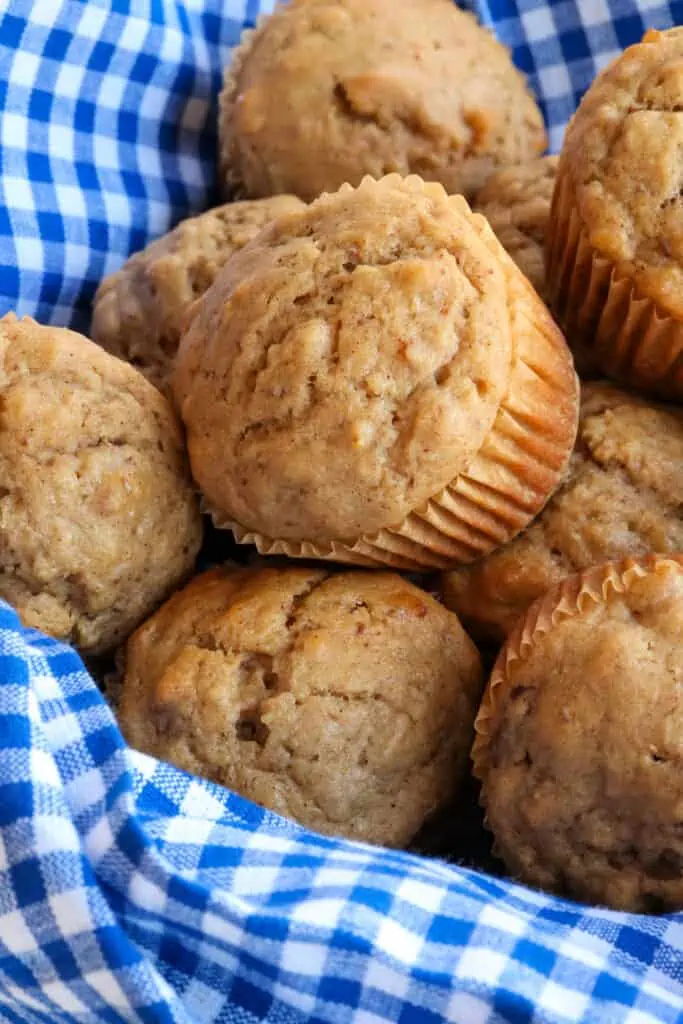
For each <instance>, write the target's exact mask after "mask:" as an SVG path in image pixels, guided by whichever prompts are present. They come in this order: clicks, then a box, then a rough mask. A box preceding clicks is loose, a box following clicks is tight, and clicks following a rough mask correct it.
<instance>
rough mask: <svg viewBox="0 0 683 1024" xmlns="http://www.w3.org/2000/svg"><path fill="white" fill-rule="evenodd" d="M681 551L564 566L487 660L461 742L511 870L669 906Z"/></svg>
mask: <svg viewBox="0 0 683 1024" xmlns="http://www.w3.org/2000/svg"><path fill="white" fill-rule="evenodd" d="M682 631H683V557H680V556H672V557H671V558H666V557H657V556H649V557H646V558H644V559H640V560H627V561H624V562H620V563H610V564H607V565H606V566H601V567H597V568H593V569H590V570H588V571H587V572H586V573H583V574H579V575H577V576H573V577H571V578H570V579H568V580H565V581H564V582H563V583H561V584H560V585H559V586H557V587H555V588H554V589H553V590H552V591H551V592H550V593H549V594H548V595H547V596H546V597H545V598H542V599H541V600H540V601H538V602H537V603H536V604H535V605H534V606H533V607H532V608H531V609H530V611H529V613H528V615H527V616H526V617H525V619H524V620H523V621H522V622H520V624H519V625H518V626H517V627H516V628H515V630H514V631H513V632H512V634H511V635H510V637H509V639H508V641H507V643H506V645H505V647H504V648H503V650H502V652H501V654H500V657H499V659H498V662H497V664H496V667H495V668H494V671H493V674H492V676H491V679H490V682H489V684H488V687H487V690H486V694H485V696H484V700H483V703H482V707H481V710H480V712H479V715H478V717H477V723H476V730H477V734H478V735H477V739H476V741H475V745H474V749H473V760H474V765H475V772H476V774H477V776H478V777H479V778H480V779H481V780H482V801H483V804H484V807H485V809H486V815H487V821H488V824H489V826H490V828H491V829H492V831H493V833H494V836H495V839H496V844H497V849H498V852H499V853H500V854H502V856H503V858H504V860H505V862H506V864H507V867H508V869H509V870H510V871H511V872H512V873H513V875H515V876H517V877H519V878H520V879H521V880H522V881H524V882H528V883H530V884H532V885H537V886H540V887H541V888H543V889H549V890H551V891H554V892H557V893H559V894H562V895H567V896H571V897H573V898H576V899H579V900H585V901H587V902H590V903H597V904H605V905H607V906H609V907H613V908H614V909H617V910H628V911H633V912H643V913H649V912H656V911H664V910H680V909H681V908H683V829H682V827H681V826H682V824H683V770H682V769H683V696H682V690H681V680H682V679H683V648H681V642H680V638H681V632H682Z"/></svg>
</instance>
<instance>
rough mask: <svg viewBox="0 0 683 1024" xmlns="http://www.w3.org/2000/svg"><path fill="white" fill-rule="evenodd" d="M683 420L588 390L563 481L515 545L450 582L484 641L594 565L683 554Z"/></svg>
mask: <svg viewBox="0 0 683 1024" xmlns="http://www.w3.org/2000/svg"><path fill="white" fill-rule="evenodd" d="M682 508H683V413H682V412H681V411H680V410H679V409H677V408H676V407H675V406H666V405H659V404H653V403H649V402H647V401H646V400H644V399H641V398H638V397H637V396H635V395H632V394H629V393H627V392H624V391H621V390H619V389H617V388H615V387H611V386H610V385H607V384H598V383H596V384H586V385H584V387H583V389H582V402H581V416H580V421H579V434H578V438H577V443H576V448H575V450H574V453H573V455H572V458H571V462H570V464H569V470H568V473H567V477H566V479H565V481H564V482H563V484H562V485H561V487H560V488H559V489H558V490H557V491H556V492H555V494H554V495H553V496H552V498H551V499H550V501H549V502H548V504H547V505H546V506H545V508H544V509H543V511H542V512H541V513H540V515H539V516H538V518H537V519H536V520H534V522H533V523H532V524H531V525H530V526H529V527H528V528H527V529H526V530H525V531H524V532H523V533H522V534H520V535H519V536H518V537H516V538H515V539H514V540H512V541H511V542H510V543H509V544H506V545H504V546H503V547H501V548H498V549H497V550H496V551H493V552H492V553H491V554H490V555H488V556H486V557H485V558H483V559H480V560H479V561H477V562H475V563H473V564H472V565H471V566H464V567H463V568H461V569H456V570H454V571H453V572H449V573H447V574H446V575H445V576H444V580H443V592H444V598H445V601H446V604H447V605H448V606H449V607H450V608H452V609H453V610H454V611H455V612H456V613H457V614H458V615H460V616H461V617H462V619H463V621H464V622H465V623H466V624H467V625H468V627H470V628H472V630H473V631H474V632H475V633H476V634H477V635H478V636H481V637H484V638H486V639H494V640H498V639H501V638H502V637H503V636H505V635H506V634H507V633H508V632H509V630H510V629H511V628H512V626H513V625H514V624H515V622H516V621H517V618H518V617H519V616H520V615H521V614H523V613H524V612H525V611H526V609H527V608H528V606H529V605H530V604H531V602H532V601H534V600H535V599H536V598H538V597H540V596H541V595H542V594H543V593H544V592H545V591H546V590H548V589H549V588H550V587H551V586H553V585H554V584H555V583H558V582H559V581H560V580H562V579H564V578H565V577H566V576H569V575H571V574H572V573H574V572H577V571H579V570H582V569H587V568H588V567H589V566H591V565H597V564H599V563H601V562H605V561H611V560H614V559H620V558H625V557H627V556H629V555H630V556H632V557H637V556H639V555H646V554H650V553H653V552H657V553H660V554H666V553H669V552H678V551H683V515H682V514H681V509H682Z"/></svg>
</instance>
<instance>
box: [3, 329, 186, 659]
mask: <svg viewBox="0 0 683 1024" xmlns="http://www.w3.org/2000/svg"><path fill="white" fill-rule="evenodd" d="M0 373H1V379H0V396H1V399H2V401H1V409H2V412H1V416H0V475H1V479H2V488H1V490H0V597H2V598H4V600H6V601H8V602H9V603H10V604H12V605H14V607H15V608H16V609H17V611H18V612H19V615H20V617H21V619H22V621H23V622H24V623H25V624H26V625H27V626H34V627H36V628H37V629H41V630H43V631H44V632H46V633H50V634H52V635H53V636H55V637H57V638H59V639H63V640H66V641H68V642H69V643H73V644H75V645H76V646H78V647H79V648H80V649H81V650H82V651H84V652H87V653H90V654H92V653H97V652H100V651H104V650H107V649H108V648H110V647H113V646H114V645H115V644H116V643H118V642H119V641H120V640H122V639H123V638H125V637H126V636H127V635H128V634H129V633H130V632H131V630H132V629H134V627H135V626H137V625H138V623H139V622H140V621H141V620H142V619H143V618H144V617H145V616H146V615H149V613H150V612H151V611H152V610H153V609H154V608H155V606H156V605H157V604H159V603H160V602H161V601H162V600H163V599H164V598H165V597H166V596H167V595H168V593H169V592H170V591H171V590H172V589H173V587H175V586H176V585H177V584H178V583H180V582H181V581H182V580H183V578H184V577H185V576H186V574H187V573H188V572H189V571H190V569H191V568H192V565H193V563H194V559H195V556H196V554H197V551H198V549H199V545H200V542H201V534H202V527H201V517H200V513H199V508H198V503H197V499H196V496H195V494H194V491H193V487H192V484H191V481H190V478H189V474H188V469H187V464H186V454H185V449H184V445H183V436H182V431H181V428H180V424H179V423H178V421H177V419H176V417H175V415H174V413H173V410H172V409H171V407H170V405H169V404H168V402H167V401H166V399H165V398H164V397H163V396H162V395H161V394H159V392H158V391H157V390H156V388H154V387H152V385H151V384H149V383H148V382H147V381H146V380H145V379H144V377H142V376H141V374H139V373H138V372H137V370H134V369H133V368H132V367H131V366H127V365H126V364H125V363H122V362H121V361H120V360H119V359H115V358H114V357H113V356H110V355H109V354H108V353H106V352H103V351H102V349H101V348H99V346H97V345H95V344H94V343H93V342H91V341H88V340H87V338H84V337H82V336H81V335H79V334H76V333H74V332H73V331H69V330H66V329H64V328H59V327H41V326H39V325H38V324H37V323H35V322H34V321H33V320H30V319H29V318H24V319H23V320H17V318H16V317H15V316H14V315H8V316H5V317H3V318H2V319H1V320H0Z"/></svg>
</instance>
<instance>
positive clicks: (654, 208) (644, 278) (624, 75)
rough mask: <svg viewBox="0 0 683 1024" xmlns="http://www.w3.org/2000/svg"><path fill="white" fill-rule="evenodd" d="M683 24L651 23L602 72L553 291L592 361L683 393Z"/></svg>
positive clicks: (581, 146)
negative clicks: (657, 27)
mask: <svg viewBox="0 0 683 1024" xmlns="http://www.w3.org/2000/svg"><path fill="white" fill-rule="evenodd" d="M682 68H683V29H680V28H678V29H672V30H671V31H669V32H655V31H650V32H647V33H646V35H645V36H644V38H643V42H642V43H640V44H638V45H637V46H631V47H629V49H627V50H626V51H625V52H624V53H623V54H622V55H621V57H619V58H618V59H617V60H616V61H614V62H613V63H612V64H611V65H610V66H609V67H608V68H607V69H606V70H604V71H603V72H602V73H601V74H600V75H598V77H597V78H596V79H595V81H594V83H593V85H592V86H591V87H590V89H589V90H588V92H587V93H586V95H585V97H584V99H583V101H582V103H581V106H580V107H579V109H578V111H577V113H576V114H575V116H574V118H573V120H572V122H571V124H570V126H569V128H568V130H567V134H566V137H565V142H564V148H563V150H562V156H561V159H560V165H559V168H558V173H557V185H556V189H555V194H554V197H553V205H552V211H551V217H550V224H549V229H548V268H547V280H548V290H549V294H550V299H551V303H552V306H553V309H554V311H555V313H556V316H557V318H558V320H559V322H560V324H561V325H562V326H563V327H564V329H565V331H566V334H567V337H568V338H569V340H570V342H571V344H572V347H573V348H574V350H575V354H576V357H577V365H578V368H579V372H580V373H591V372H594V371H595V369H596V368H599V369H601V370H602V371H603V372H604V373H606V374H607V375H608V376H610V377H613V378H614V379H615V380H619V381H622V382H623V383H626V384H630V385H632V386H634V387H638V388H641V389H643V390H645V391H649V392H651V393H653V394H658V395H661V396H662V397H665V398H679V399H680V398H682V397H683V358H682V357H683V199H682V198H681V190H680V184H681V171H682V163H681V160H682V157H681V153H682V152H683V120H682V119H681V114H680V111H681V105H682V104H683V71H682V70H681V69H682Z"/></svg>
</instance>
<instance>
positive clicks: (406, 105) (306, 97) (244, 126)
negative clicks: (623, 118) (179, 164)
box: [219, 0, 546, 200]
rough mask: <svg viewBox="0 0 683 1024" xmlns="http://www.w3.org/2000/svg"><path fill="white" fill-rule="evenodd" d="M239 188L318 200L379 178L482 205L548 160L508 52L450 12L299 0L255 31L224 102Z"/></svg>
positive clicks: (230, 165)
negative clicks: (515, 171)
mask: <svg viewBox="0 0 683 1024" xmlns="http://www.w3.org/2000/svg"><path fill="white" fill-rule="evenodd" d="M219 129H220V145H221V165H222V170H223V175H224V179H225V183H226V188H227V190H228V191H231V190H233V189H235V188H237V189H238V190H241V191H242V192H243V193H244V194H245V195H247V196H256V197H258V196H268V195H273V194H274V193H277V192H293V193H294V194H295V195H299V196H301V198H302V199H306V200H311V199H316V198H317V197H318V196H319V195H320V194H321V193H322V192H326V191H330V192H332V191H335V190H336V189H338V188H339V187H340V186H341V185H343V184H344V183H345V182H350V183H351V184H352V185H358V184H359V183H360V181H361V179H362V178H363V177H364V176H365V175H367V174H370V175H372V176H373V177H376V178H379V177H382V175H385V174H388V173H390V172H398V173H399V174H404V175H407V174H410V173H413V172H414V173H417V174H420V175H421V176H422V177H423V178H424V179H425V180H429V181H440V182H441V183H442V184H443V185H445V187H446V189H447V190H448V191H449V192H451V193H459V192H462V193H464V194H465V195H471V194H472V193H474V192H476V191H477V189H479V188H481V187H482V185H483V184H484V182H485V181H486V179H487V178H488V177H489V176H490V175H491V174H492V173H493V172H494V171H495V170H497V169H498V168H499V167H502V166H505V165H506V164H512V163H520V162H522V161H524V160H529V159H532V158H533V157H535V156H538V155H539V154H541V153H542V152H543V151H544V149H545V146H546V137H545V131H544V128H543V119H542V116H541V112H540V110H539V109H538V107H537V106H536V103H535V101H534V99H533V98H532V96H531V93H530V92H529V90H528V89H527V86H526V82H525V80H524V77H523V76H522V75H521V74H520V72H519V71H517V70H516V68H515V67H514V65H513V63H512V61H511V60H510V56H509V53H508V51H507V50H506V49H505V48H504V47H503V46H501V45H500V44H499V43H498V42H497V41H496V40H495V39H494V37H493V36H492V35H491V34H490V33H489V32H487V31H485V30H484V29H483V28H481V27H480V26H479V25H478V24H477V23H476V21H475V19H474V18H473V17H472V16H471V15H469V14H465V13H464V12H463V11H460V10H458V9H457V7H456V6H455V5H454V4H453V3H451V2H450V0H401V4H400V9H399V10H398V11H397V8H396V4H395V2H394V0H298V2H297V0H295V2H294V3H290V4H288V5H287V6H281V7H279V8H278V9H277V10H276V12H275V13H274V14H273V15H271V16H270V17H268V18H265V19H263V20H262V21H261V22H260V25H259V27H258V28H257V29H256V31H255V32H249V33H246V34H245V36H244V37H243V39H242V42H241V44H240V46H239V47H238V49H237V51H236V52H235V53H234V54H233V59H232V64H231V65H230V67H229V68H228V69H227V71H226V76H225V84H224V88H223V92H222V94H221V113H220V123H219Z"/></svg>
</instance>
